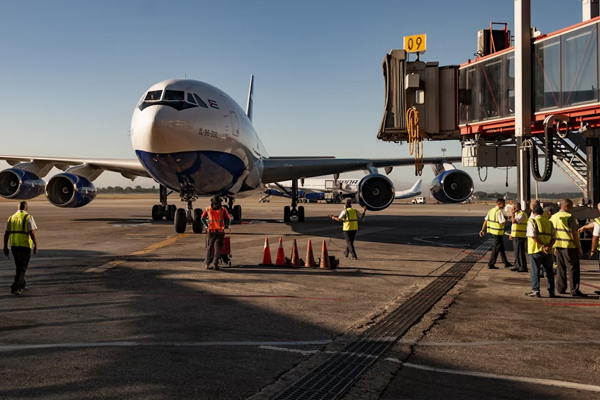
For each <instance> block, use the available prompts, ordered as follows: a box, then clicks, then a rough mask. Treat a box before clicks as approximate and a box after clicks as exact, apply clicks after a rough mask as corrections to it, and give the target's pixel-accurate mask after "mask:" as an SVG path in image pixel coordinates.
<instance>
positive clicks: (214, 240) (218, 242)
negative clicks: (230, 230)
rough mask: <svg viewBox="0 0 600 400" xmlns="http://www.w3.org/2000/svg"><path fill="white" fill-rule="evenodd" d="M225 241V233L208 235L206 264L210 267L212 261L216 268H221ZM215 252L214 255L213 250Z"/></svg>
mask: <svg viewBox="0 0 600 400" xmlns="http://www.w3.org/2000/svg"><path fill="white" fill-rule="evenodd" d="M224 241H225V232H208V233H207V234H206V258H205V259H204V263H205V264H206V265H210V262H211V261H212V263H213V265H214V266H215V267H218V266H219V259H220V258H221V247H222V246H223V242H224ZM213 248H214V250H215V253H214V255H213V254H212V250H213Z"/></svg>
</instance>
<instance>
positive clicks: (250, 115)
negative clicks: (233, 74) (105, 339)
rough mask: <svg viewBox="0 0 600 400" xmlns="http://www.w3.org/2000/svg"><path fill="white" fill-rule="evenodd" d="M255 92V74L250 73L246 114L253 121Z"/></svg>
mask: <svg viewBox="0 0 600 400" xmlns="http://www.w3.org/2000/svg"><path fill="white" fill-rule="evenodd" d="M253 94H254V75H250V88H249V89H248V103H247V104H246V115H247V116H248V118H249V119H250V121H252V103H253V100H252V95H253Z"/></svg>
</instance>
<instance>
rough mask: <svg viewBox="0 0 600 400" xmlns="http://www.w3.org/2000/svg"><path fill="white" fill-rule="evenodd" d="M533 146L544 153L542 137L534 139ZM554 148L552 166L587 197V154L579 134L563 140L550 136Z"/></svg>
mask: <svg viewBox="0 0 600 400" xmlns="http://www.w3.org/2000/svg"><path fill="white" fill-rule="evenodd" d="M534 142H535V144H536V145H537V146H538V148H539V149H540V150H542V151H544V147H545V144H544V139H543V137H537V136H536V137H535V138H534ZM552 146H554V165H556V166H557V167H558V168H559V169H560V170H561V171H562V172H563V173H564V174H565V175H566V176H567V177H568V178H569V179H571V181H573V183H574V184H575V185H576V186H577V187H578V188H579V190H581V192H582V193H583V194H584V195H587V154H586V140H585V137H584V136H583V135H582V134H581V133H579V132H570V133H569V134H568V136H567V137H566V138H565V139H563V138H561V137H560V136H558V135H552Z"/></svg>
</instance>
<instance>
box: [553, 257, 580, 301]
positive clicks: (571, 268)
mask: <svg viewBox="0 0 600 400" xmlns="http://www.w3.org/2000/svg"><path fill="white" fill-rule="evenodd" d="M556 266H557V267H556V275H557V276H556V289H557V290H558V292H559V293H563V292H565V291H566V290H567V271H568V273H569V283H570V284H571V293H574V292H576V291H578V290H579V252H578V251H577V249H560V248H556Z"/></svg>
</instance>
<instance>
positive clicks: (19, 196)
mask: <svg viewBox="0 0 600 400" xmlns="http://www.w3.org/2000/svg"><path fill="white" fill-rule="evenodd" d="M45 185H46V182H44V180H43V179H41V178H40V177H39V176H37V175H35V174H33V173H31V172H28V171H23V170H21V169H17V168H9V169H5V170H4V171H2V172H0V196H2V197H4V198H6V199H15V200H29V199H33V198H35V197H38V196H39V195H41V194H42V193H44V186H45Z"/></svg>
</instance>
